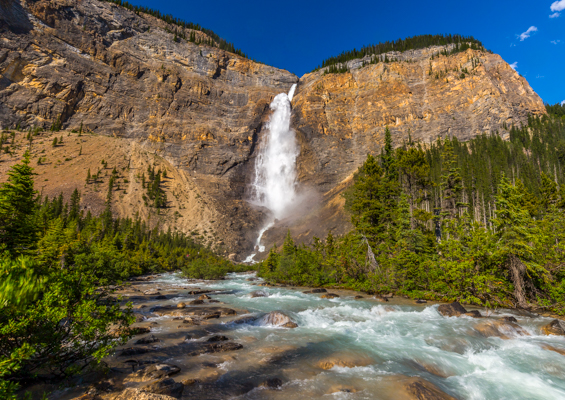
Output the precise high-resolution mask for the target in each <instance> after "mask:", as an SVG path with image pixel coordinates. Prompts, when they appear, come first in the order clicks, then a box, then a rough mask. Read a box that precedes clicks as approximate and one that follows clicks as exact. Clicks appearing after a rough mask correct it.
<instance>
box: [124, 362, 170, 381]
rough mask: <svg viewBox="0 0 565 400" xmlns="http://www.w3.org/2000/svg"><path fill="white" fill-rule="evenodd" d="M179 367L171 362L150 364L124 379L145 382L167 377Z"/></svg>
mask: <svg viewBox="0 0 565 400" xmlns="http://www.w3.org/2000/svg"><path fill="white" fill-rule="evenodd" d="M179 372H180V368H179V367H177V366H176V365H172V364H152V365H149V366H147V367H145V368H143V369H140V370H139V371H137V372H134V373H132V374H130V375H129V376H128V377H127V378H126V379H125V381H128V382H130V381H132V382H145V381H149V380H152V379H162V378H168V377H170V376H172V375H175V374H178V373H179Z"/></svg>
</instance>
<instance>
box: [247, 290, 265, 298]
mask: <svg viewBox="0 0 565 400" xmlns="http://www.w3.org/2000/svg"><path fill="white" fill-rule="evenodd" d="M249 297H251V298H255V297H269V295H268V294H267V292H265V291H264V290H256V291H254V292H251V293H249Z"/></svg>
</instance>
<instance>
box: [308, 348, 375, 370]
mask: <svg viewBox="0 0 565 400" xmlns="http://www.w3.org/2000/svg"><path fill="white" fill-rule="evenodd" d="M371 364H373V360H372V359H371V358H369V357H367V356H365V355H363V354H355V353H349V352H339V353H335V354H332V355H330V356H328V357H326V358H324V359H322V360H320V361H318V362H317V363H316V366H317V367H319V368H322V369H326V370H328V369H332V368H333V367H345V368H355V367H366V366H367V365H371Z"/></svg>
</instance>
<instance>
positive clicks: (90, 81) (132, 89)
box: [0, 0, 545, 255]
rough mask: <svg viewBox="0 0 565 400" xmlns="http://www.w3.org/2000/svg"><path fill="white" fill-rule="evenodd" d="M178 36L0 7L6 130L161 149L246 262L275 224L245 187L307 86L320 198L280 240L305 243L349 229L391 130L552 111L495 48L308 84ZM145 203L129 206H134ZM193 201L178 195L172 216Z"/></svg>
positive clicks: (163, 27) (353, 64)
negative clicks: (353, 205) (276, 107)
mask: <svg viewBox="0 0 565 400" xmlns="http://www.w3.org/2000/svg"><path fill="white" fill-rule="evenodd" d="M175 30H176V32H178V27H176V26H171V25H168V24H166V23H165V22H163V21H162V20H159V19H157V18H154V17H152V16H150V15H147V14H143V13H139V14H136V13H134V12H133V11H129V10H127V9H125V8H122V7H119V6H116V5H114V4H111V3H106V2H100V1H98V0H22V1H21V2H20V1H18V0H0V35H1V38H0V126H1V127H3V128H15V127H16V126H19V127H21V128H24V129H27V128H28V127H33V126H41V127H44V128H48V127H50V126H51V125H52V124H53V123H57V122H60V123H61V124H62V126H63V128H65V129H67V130H68V131H70V130H73V129H74V130H78V129H80V127H81V126H82V127H83V129H84V130H85V131H90V132H94V133H96V134H99V135H106V136H114V137H115V138H116V140H122V141H127V143H126V142H124V143H126V145H127V146H129V147H128V148H131V149H135V151H134V150H131V151H129V150H128V151H127V152H124V153H123V157H133V155H135V154H137V155H138V156H136V157H137V158H136V160H144V159H147V160H149V159H152V160H153V159H155V157H160V159H162V160H163V161H162V162H163V163H165V164H166V166H167V168H168V169H174V174H173V175H174V176H178V184H179V185H181V186H182V185H184V186H186V187H187V188H190V189H186V193H187V196H189V197H190V196H192V197H190V199H191V200H190V201H192V202H193V203H191V204H195V206H194V207H196V208H198V207H200V205H201V206H202V207H204V205H203V204H204V203H205V207H206V210H208V211H207V212H203V213H202V214H198V215H201V216H202V217H201V218H208V219H210V221H207V222H206V224H205V226H206V229H207V230H208V233H210V234H211V235H210V236H211V237H214V238H215V240H216V241H217V242H223V243H224V244H225V248H226V249H230V251H233V252H235V253H238V254H239V255H243V254H245V253H246V252H247V251H249V250H250V249H251V247H252V243H253V240H254V239H255V235H256V232H257V229H258V227H259V226H260V225H261V224H262V220H263V215H262V211H261V210H256V209H253V208H252V207H250V205H249V204H248V203H247V202H246V188H247V185H248V184H249V183H250V182H251V181H252V179H253V163H254V156H255V154H256V149H257V146H259V145H260V142H261V137H262V135H263V134H264V133H265V129H263V126H264V122H265V121H266V119H267V118H268V116H269V103H270V102H271V100H272V98H273V96H275V95H276V94H278V93H280V92H287V91H288V90H289V88H290V87H291V85H292V84H293V83H298V88H297V93H296V95H295V98H294V100H293V127H294V128H295V129H296V131H297V134H298V135H297V136H298V138H299V141H300V145H301V154H300V156H299V164H298V170H299V180H300V185H301V187H302V188H307V189H308V190H309V191H310V192H311V193H313V195H312V196H313V198H315V199H317V201H318V204H320V205H321V206H320V208H313V209H309V211H308V212H307V214H306V216H305V217H303V218H301V219H298V220H292V221H280V222H279V225H278V229H274V230H273V231H272V232H271V233H270V234H269V235H267V243H265V244H266V245H267V246H269V245H270V244H271V243H272V242H274V241H278V242H279V243H280V236H281V232H282V231H283V230H286V229H287V228H292V230H293V233H295V234H300V235H302V236H301V237H302V238H303V239H304V240H308V239H309V238H310V237H311V236H312V235H323V234H325V232H326V231H327V229H328V228H332V229H334V230H336V231H337V232H343V231H345V230H347V229H348V221H347V217H346V216H345V215H344V214H343V211H342V203H343V201H342V199H341V197H340V192H341V190H342V189H343V188H344V187H346V186H347V184H348V182H349V180H350V177H351V174H352V173H353V172H354V171H355V169H356V168H357V167H358V166H359V164H360V163H361V162H362V161H363V160H364V159H365V157H366V154H367V153H368V152H377V151H379V150H380V147H381V145H382V143H383V139H384V128H385V126H389V127H390V129H391V131H392V133H393V138H394V141H395V143H396V144H400V143H402V141H403V140H406V139H407V138H408V135H411V137H412V139H415V140H421V141H423V142H429V141H431V140H435V139H436V138H438V137H445V136H457V137H458V138H460V139H461V140H466V139H469V138H471V137H473V136H475V135H477V134H481V133H483V132H494V131H499V132H502V126H503V124H507V125H511V124H522V123H524V122H525V121H526V119H527V116H528V115H529V114H541V113H544V112H545V109H544V106H543V103H542V101H541V99H540V98H539V97H538V96H537V95H536V94H535V93H534V92H533V90H532V89H531V88H530V86H529V85H528V83H527V82H526V80H525V79H524V78H522V77H520V76H519V75H518V74H517V73H516V72H515V71H513V70H512V69H511V68H510V67H509V66H508V64H507V63H505V62H504V61H503V60H502V59H501V58H500V57H499V56H497V55H495V54H490V53H488V52H480V51H474V50H468V51H466V52H463V53H458V54H455V55H451V56H437V53H438V52H439V51H440V50H442V49H443V48H428V49H422V50H416V51H410V52H406V53H402V54H400V53H398V54H390V56H394V58H395V59H397V60H398V61H396V62H392V63H379V64H376V65H375V64H370V65H364V64H366V63H367V61H368V59H367V60H354V61H350V62H349V68H350V71H351V72H349V73H344V74H326V75H324V74H323V71H318V72H315V73H311V74H307V75H305V76H304V77H302V78H301V79H300V80H299V79H298V78H297V77H296V76H295V75H293V74H291V73H289V72H287V71H284V70H280V69H277V68H274V67H270V66H267V65H263V64H260V63H256V62H253V61H250V60H248V59H246V58H243V57H240V56H238V55H235V54H232V53H229V52H226V51H223V50H220V49H218V48H216V47H211V46H207V45H196V44H194V43H190V42H188V41H186V40H184V39H178V40H177V41H175V40H174V37H175V35H174V34H173V33H172V32H173V31H175ZM189 35H190V31H189V30H185V32H183V35H181V36H185V37H189ZM196 35H197V36H198V37H199V38H204V37H205V35H204V34H203V33H202V32H199V31H197V32H196ZM432 54H436V56H434V57H433V60H432V59H431V58H432ZM463 70H465V71H467V73H465V76H464V77H463V75H462V74H463V72H462V71H463ZM92 143H99V145H100V146H105V144H104V143H105V142H104V141H103V140H100V141H94V142H92ZM126 145H124V146H122V148H124V149H125V148H126V147H127V146H126ZM132 146H133V147H132ZM103 150H104V151H105V150H106V149H100V151H101V154H102V153H104V151H103ZM93 152H94V151H93ZM120 154H122V153H120ZM149 155H153V156H151V157H149ZM1 157H3V158H2V161H6V160H8V159H7V158H6V157H7V156H5V155H3V156H1ZM91 157H94V156H93V155H92V154H91ZM10 160H11V161H14V159H13V158H12V159H10ZM10 160H8V161H10ZM91 162H92V163H94V162H95V160H94V159H93V160H91ZM140 162H141V161H140ZM149 162H150V161H147V163H149ZM151 162H155V161H151ZM165 164H163V165H165ZM93 165H94V164H93ZM144 167H145V164H143V165H142V164H140V166H139V168H144ZM54 173H55V172H54ZM57 173H58V174H61V170H60V169H59V170H58V172H57ZM77 173H78V172H77ZM63 174H64V173H63ZM80 179H82V178H80ZM47 182H50V181H47ZM183 182H184V183H183ZM61 184H62V183H61ZM53 185H54V186H53V187H51V189H52V191H53V192H56V190H58V189H59V187H58V186H56V185H55V184H53ZM178 190H180V189H178ZM176 193H179V192H176ZM190 193H193V195H190ZM138 197H139V196H138ZM187 199H188V197H187ZM138 200H139V199H138ZM138 200H135V199H134V198H130V199H129V200H128V203H125V202H123V203H121V204H119V207H117V209H118V210H119V211H120V212H121V213H123V214H130V215H131V214H132V213H133V212H134V210H136V211H138V210H137V209H136V207H134V205H132V203H131V202H135V201H138ZM187 201H188V200H187ZM199 202H204V203H202V204H201V203H199ZM128 204H129V205H128ZM196 204H200V205H199V206H196ZM182 206H183V202H182V201H171V204H170V209H169V210H167V211H166V212H165V214H167V213H169V214H173V213H174V212H175V211H179V210H180V209H182ZM196 208H195V209H196ZM198 218H200V217H197V216H194V217H192V218H189V219H188V220H189V221H190V222H186V221H188V220H186V219H185V222H183V223H182V224H180V223H178V222H177V221H175V220H176V219H175V218H172V217H171V218H168V219H166V223H165V226H166V225H169V226H174V227H179V228H181V229H183V230H184V231H186V232H189V231H192V230H194V229H197V228H198V227H200V226H204V225H202V224H201V223H199V221H198ZM212 218H213V220H212Z"/></svg>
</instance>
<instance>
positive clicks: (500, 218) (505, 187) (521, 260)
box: [494, 175, 536, 308]
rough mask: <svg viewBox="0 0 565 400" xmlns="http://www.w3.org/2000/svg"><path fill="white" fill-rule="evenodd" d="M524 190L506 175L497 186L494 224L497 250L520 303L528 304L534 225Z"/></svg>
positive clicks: (523, 305) (520, 305) (524, 305)
mask: <svg viewBox="0 0 565 400" xmlns="http://www.w3.org/2000/svg"><path fill="white" fill-rule="evenodd" d="M523 196H524V193H520V191H519V190H518V189H517V188H516V186H513V185H512V184H511V183H510V181H509V180H508V179H507V178H506V176H505V175H503V176H502V178H501V180H500V184H499V185H498V190H497V196H496V218H495V219H494V225H495V228H496V235H497V238H498V242H497V252H498V255H499V257H501V259H502V260H503V263H504V265H505V267H506V268H507V270H508V272H509V275H510V278H511V280H512V283H513V284H514V297H515V299H516V302H517V305H518V306H519V307H522V308H526V307H527V306H528V300H527V297H528V294H527V293H526V288H525V281H524V277H525V275H526V273H527V272H528V274H529V275H530V276H531V274H532V272H534V270H533V269H532V267H533V266H531V265H530V263H531V262H532V261H533V259H534V246H533V243H535V241H536V240H535V232H536V230H535V228H534V227H533V226H532V220H531V218H530V214H529V212H528V211H527V210H526V209H525V208H524V207H522V204H521V203H522V197H523Z"/></svg>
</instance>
